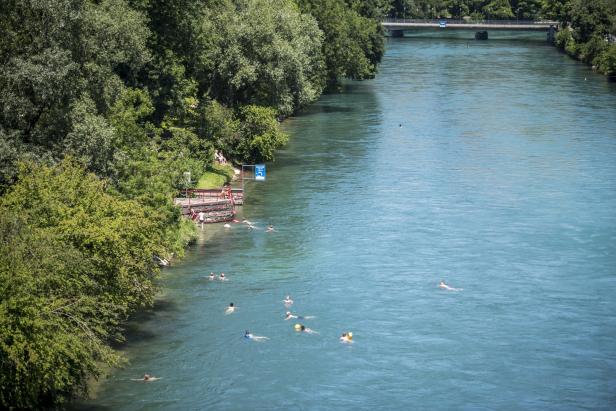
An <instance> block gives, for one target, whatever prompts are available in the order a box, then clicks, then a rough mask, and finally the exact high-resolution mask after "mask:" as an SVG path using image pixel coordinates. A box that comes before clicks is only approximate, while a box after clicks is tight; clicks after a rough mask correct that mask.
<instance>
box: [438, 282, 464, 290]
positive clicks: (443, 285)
mask: <svg viewBox="0 0 616 411" xmlns="http://www.w3.org/2000/svg"><path fill="white" fill-rule="evenodd" d="M438 287H439V288H441V289H443V290H447V291H462V288H454V287H450V286H448V285H447V284H445V281H443V280H441V282H440V283H439V284H438Z"/></svg>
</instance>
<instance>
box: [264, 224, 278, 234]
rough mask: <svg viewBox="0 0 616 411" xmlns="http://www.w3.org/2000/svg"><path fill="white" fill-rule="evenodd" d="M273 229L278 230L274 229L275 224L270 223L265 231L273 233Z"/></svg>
mask: <svg viewBox="0 0 616 411" xmlns="http://www.w3.org/2000/svg"><path fill="white" fill-rule="evenodd" d="M272 231H276V230H274V226H273V225H271V224H270V225H268V226H267V230H265V232H266V233H271V232H272Z"/></svg>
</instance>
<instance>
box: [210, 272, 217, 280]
mask: <svg viewBox="0 0 616 411" xmlns="http://www.w3.org/2000/svg"><path fill="white" fill-rule="evenodd" d="M208 278H209V279H210V280H212V281H214V280H215V279H216V276H215V275H214V273H210V276H209V277H208Z"/></svg>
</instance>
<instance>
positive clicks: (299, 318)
mask: <svg viewBox="0 0 616 411" xmlns="http://www.w3.org/2000/svg"><path fill="white" fill-rule="evenodd" d="M313 318H316V317H315V316H314V315H307V316H305V317H303V316H301V315H295V314H291V311H287V312H286V314H285V316H284V319H285V320H291V319H296V320H312V319H313Z"/></svg>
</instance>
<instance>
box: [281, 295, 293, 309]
mask: <svg viewBox="0 0 616 411" xmlns="http://www.w3.org/2000/svg"><path fill="white" fill-rule="evenodd" d="M282 302H283V303H284V305H286V306H287V307H288V306H290V305H293V300H292V299H291V296H290V295H287V296H286V297H285V299H284V300H282Z"/></svg>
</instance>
